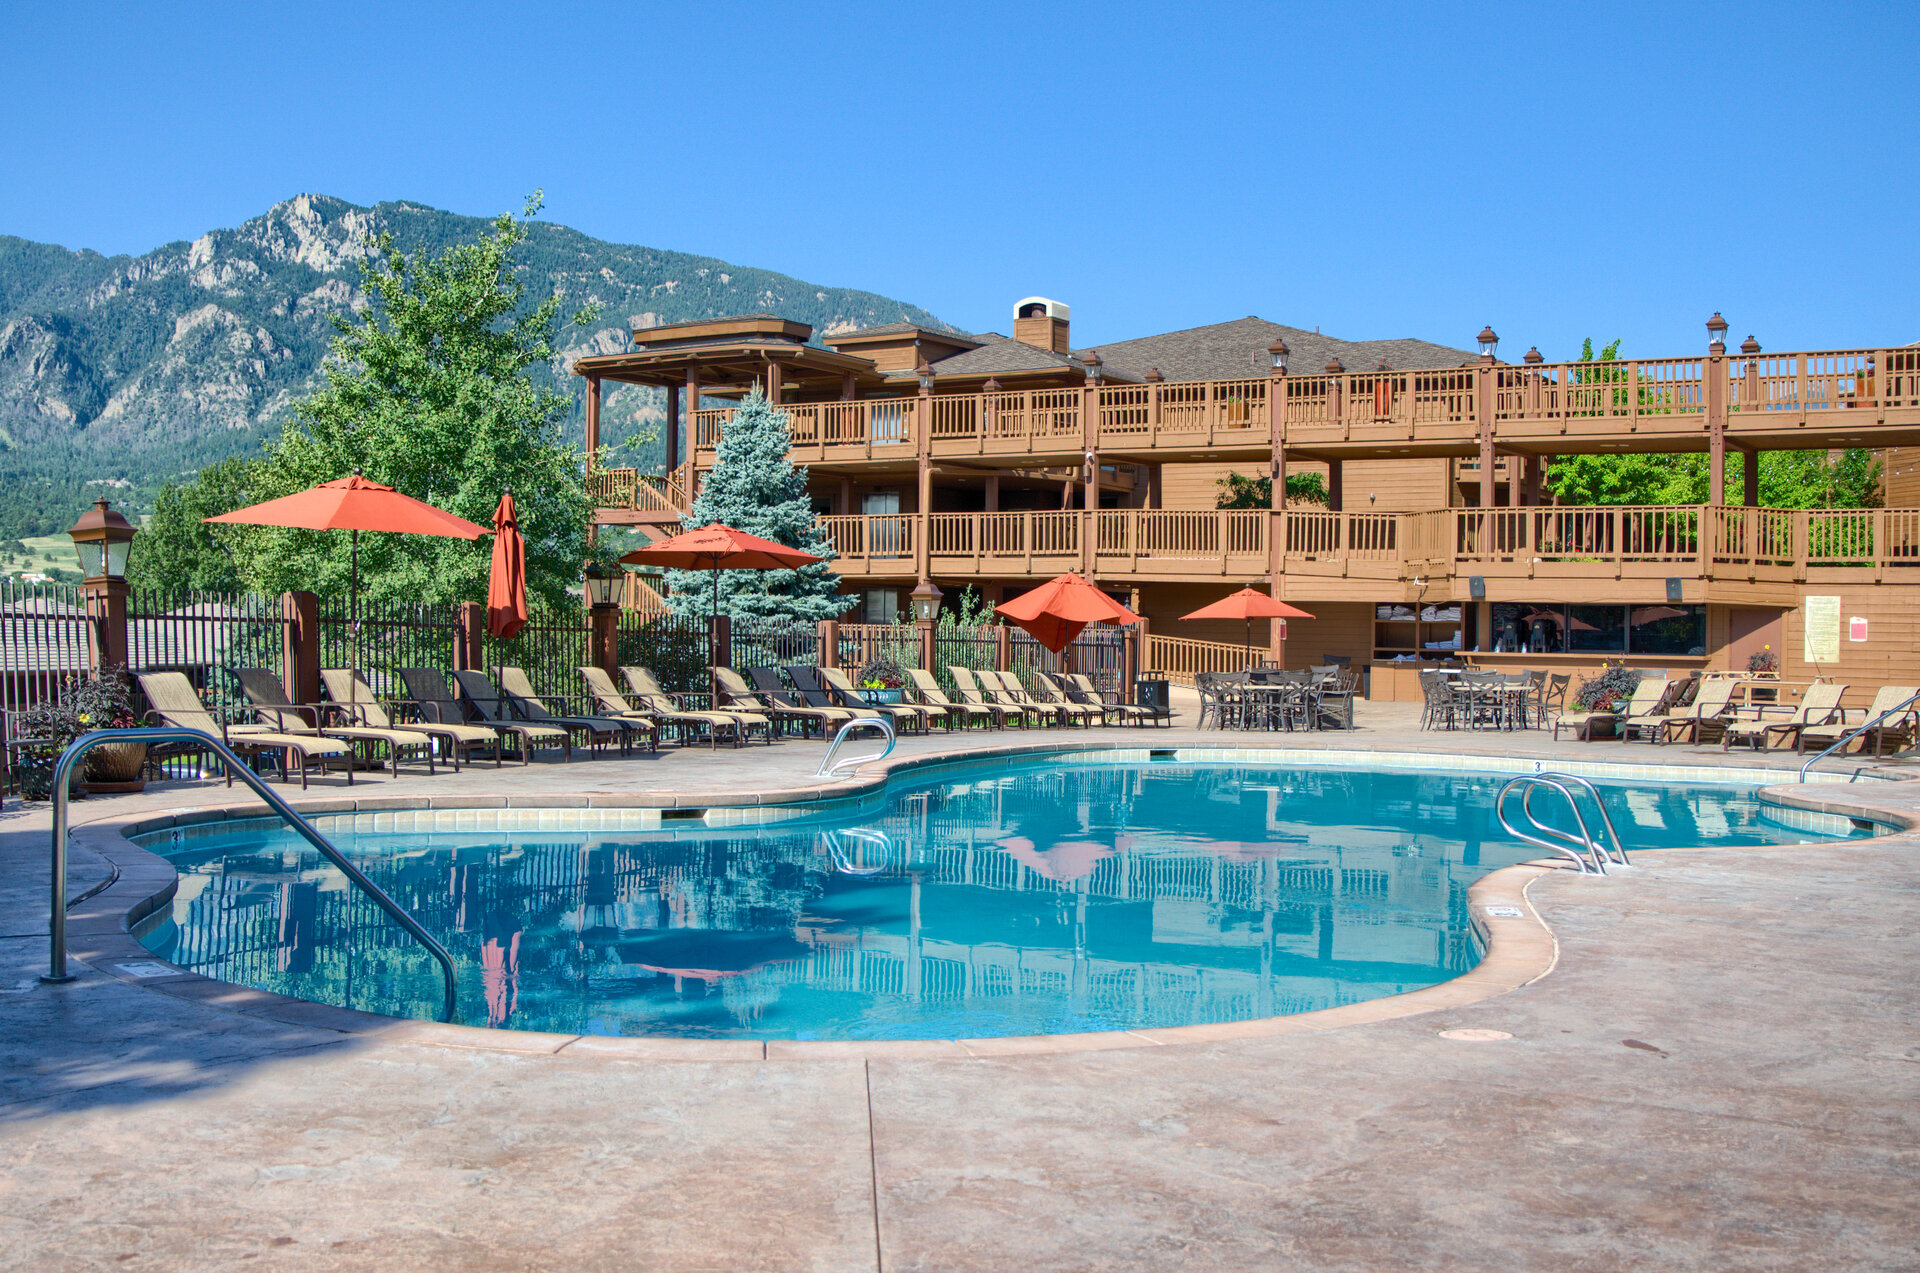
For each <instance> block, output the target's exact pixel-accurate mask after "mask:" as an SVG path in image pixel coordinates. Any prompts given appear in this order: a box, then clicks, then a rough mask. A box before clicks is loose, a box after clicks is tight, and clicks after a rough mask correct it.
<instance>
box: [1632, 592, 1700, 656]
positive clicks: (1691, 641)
mask: <svg viewBox="0 0 1920 1273" xmlns="http://www.w3.org/2000/svg"><path fill="white" fill-rule="evenodd" d="M1627 624H1628V627H1629V633H1628V637H1627V640H1628V642H1629V643H1630V645H1629V648H1630V649H1631V650H1632V651H1633V652H1634V653H1635V654H1692V655H1702V654H1705V653H1706V652H1707V608H1706V607H1705V606H1670V605H1664V604H1663V605H1651V606H1634V607H1633V608H1632V610H1631V611H1629V612H1628V615H1627Z"/></svg>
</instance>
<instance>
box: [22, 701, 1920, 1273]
mask: <svg viewBox="0 0 1920 1273" xmlns="http://www.w3.org/2000/svg"><path fill="white" fill-rule="evenodd" d="M1359 723H1360V724H1361V725H1362V727H1363V728H1361V729H1360V730H1358V731H1356V732H1355V733H1353V734H1343V733H1336V734H1322V735H1282V736H1277V737H1272V736H1257V737H1252V738H1248V737H1246V736H1239V735H1221V734H1218V733H1211V732H1210V733H1206V734H1199V733H1196V732H1194V731H1190V730H1162V731H1133V730H1124V731H1123V730H1097V731H1091V732H1090V733H1087V734H1082V733H1076V734H1075V735H1073V736H1072V737H1071V738H1067V737H1064V736H1063V735H1062V734H1061V733H1060V732H1058V731H1047V732H1044V733H1041V732H1038V731H1036V732H1034V733H1029V734H1024V735H1023V734H1021V733H1019V732H1018V731H1015V732H1012V733H1009V734H994V735H973V736H970V737H969V736H964V735H963V736H959V737H955V738H940V737H936V738H933V739H926V740H921V739H905V740H902V743H901V746H900V749H899V751H898V752H896V753H895V755H896V758H898V757H901V756H907V757H913V756H920V755H925V754H930V753H934V752H953V751H962V750H967V749H969V748H971V747H976V746H980V745H983V744H985V745H996V744H1005V743H1013V744H1029V743H1059V742H1071V743H1078V744H1082V745H1104V746H1121V747H1140V746H1154V747H1180V746H1186V747H1192V746H1220V745H1223V744H1226V745H1233V744H1249V745H1253V746H1276V745H1277V746H1283V747H1296V746H1298V747H1307V748H1318V747H1333V748H1339V749H1350V748H1354V747H1356V746H1357V747H1365V748H1371V749H1376V750H1380V751H1432V752H1446V753H1451V754H1456V755H1459V754H1478V755H1511V756H1525V757H1533V758H1541V759H1545V760H1549V761H1552V760H1555V759H1562V760H1584V761H1589V762H1591V761H1619V760H1625V761H1628V762H1631V763H1640V764H1674V763H1677V764H1688V765H1691V764H1706V765H1719V764H1722V763H1729V764H1735V765H1753V766H1755V767H1760V768H1767V767H1772V768H1777V769H1783V770H1785V771H1786V772H1784V773H1783V775H1782V777H1783V779H1784V780H1790V779H1791V769H1793V768H1795V767H1797V764H1796V763H1795V762H1793V761H1791V760H1790V759H1789V758H1788V757H1785V756H1766V757H1743V756H1741V755H1740V754H1739V753H1734V754H1732V755H1726V756H1723V754H1722V753H1721V752H1720V751H1719V750H1718V749H1717V748H1713V749H1695V748H1688V747H1678V748H1653V747H1649V746H1645V745H1641V744H1633V745H1622V744H1613V743H1595V744H1582V743H1575V742H1567V741H1563V742H1561V743H1558V744H1555V743H1553V742H1552V741H1551V740H1549V739H1548V738H1547V737H1546V736H1545V735H1544V734H1541V733H1539V732H1537V731H1536V732H1530V733H1523V734H1504V735H1490V734H1426V733H1421V732H1420V731H1419V730H1418V729H1417V728H1415V727H1414V725H1415V709H1411V708H1409V707H1406V706H1401V705H1392V704H1383V705H1370V704H1362V705H1361V711H1360V719H1359ZM1143 734H1144V737H1143ZM821 751H822V748H821V746H820V744H818V743H804V744H802V743H783V744H781V745H779V746H777V747H774V748H771V749H764V748H756V749H753V750H743V751H738V752H733V751H721V752H719V753H717V754H715V753H709V752H706V751H704V750H698V751H686V752H681V751H677V750H671V749H670V750H669V751H668V752H666V753H664V754H662V755H660V756H657V757H647V758H638V759H633V760H627V761H621V760H595V761H590V762H579V763H575V764H573V765H571V766H561V765H558V764H539V765H535V766H531V767H528V768H524V769H522V768H513V767H509V768H506V769H502V770H498V771H496V770H493V769H490V768H473V769H469V770H467V771H466V772H465V773H463V774H461V775H458V776H452V775H445V774H443V775H441V776H440V777H439V778H437V779H428V778H426V777H425V776H424V775H422V776H420V777H412V776H408V777H405V778H401V779H397V780H388V779H382V778H379V777H370V778H363V779H362V780H361V781H359V782H357V783H356V784H355V785H354V787H353V788H352V789H351V791H349V790H348V789H346V788H344V787H343V786H341V785H340V783H339V781H338V780H337V779H334V780H327V781H316V783H315V784H314V787H313V789H312V790H311V791H309V792H308V793H306V794H307V797H308V798H309V799H312V800H315V801H320V800H327V799H338V798H341V797H348V796H351V797H353V798H376V799H377V798H385V797H393V796H416V797H417V796H427V795H447V796H451V797H454V798H469V799H491V798H494V797H497V796H509V797H515V796H540V795H551V794H555V793H569V794H570V795H572V796H575V797H578V796H580V795H584V794H588V793H604V794H605V795H606V796H608V797H613V798H626V799H632V798H634V797H635V795H636V793H637V794H638V795H639V796H641V797H644V798H662V799H664V798H667V797H668V796H670V795H677V796H681V797H684V798H686V799H687V800H688V801H694V802H700V803H709V804H712V803H725V802H727V800H728V798H729V797H738V798H746V799H754V798H759V797H762V796H764V795H765V794H766V793H768V792H772V791H775V790H791V789H801V790H809V789H811V790H817V789H818V788H819V786H820V784H819V782H818V781H817V780H815V779H813V778H812V777H811V774H812V771H813V768H814V766H815V765H816V764H817V763H818V760H819V757H820V755H821ZM1828 767H1829V768H1834V767H1837V768H1840V769H1846V768H1849V767H1851V766H1850V765H1849V764H1844V763H1841V764H1837V765H1836V764H1831V763H1830V765H1829V766H1828ZM290 791H291V794H293V795H295V796H298V794H299V791H298V787H297V785H296V786H295V787H293V788H291V789H290ZM1805 791H1806V792H1807V795H1808V797H1809V798H1810V799H1811V800H1813V801H1815V802H1816V803H1821V804H1827V805H1834V806H1849V807H1860V808H1873V809H1876V810H1882V811H1885V812H1888V813H1891V814H1894V815H1903V814H1904V815H1905V816H1907V817H1911V818H1915V819H1920V783H1912V782H1894V783H1886V782H1863V783H1858V784H1848V785H1845V786H1837V785H1830V784H1823V785H1819V786H1811V787H1808V788H1806V789H1805ZM229 799H231V800H232V801H233V802H234V803H245V802H246V801H247V794H246V793H245V792H244V790H242V789H239V788H236V789H235V790H234V791H233V793H232V794H231V796H229V793H228V791H227V789H226V788H225V786H224V785H221V784H212V783H208V784H191V785H188V784H181V785H179V786H173V787H172V788H171V789H160V788H156V789H154V790H150V791H149V792H147V793H145V794H143V795H139V796H121V797H114V798H110V799H100V800H87V801H83V802H78V803H76V804H75V805H74V806H73V816H74V821H75V823H76V825H80V824H84V823H86V822H91V821H99V820H109V821H120V820H124V819H127V818H129V817H133V816H136V815H153V814H159V813H162V812H165V811H168V810H172V809H177V808H181V807H185V806H205V805H210V804H215V803H221V802H224V801H227V800H229ZM47 829H48V820H47V812H46V808H45V806H44V805H42V806H30V807H28V808H27V809H25V810H23V809H21V807H20V806H19V805H18V804H17V803H15V802H9V803H8V804H7V806H6V808H5V810H4V811H0V1022H4V1023H5V1025H6V1030H5V1035H4V1039H3V1040H0V1058H4V1060H3V1062H0V1148H4V1150H5V1162H6V1166H5V1168H0V1214H4V1215H5V1216H7V1217H8V1219H7V1221H6V1222H5V1224H4V1225H3V1226H0V1268H15V1267H21V1268H27V1267H36V1268H57V1269H63V1270H64V1269H81V1268H114V1269H143V1268H153V1269H168V1270H180V1269H201V1268H230V1267H235V1266H237V1265H240V1264H241V1263H242V1262H243V1261H248V1260H252V1259H256V1258H257V1259H258V1260H259V1261H260V1267H268V1266H272V1267H286V1268H301V1269H308V1268H311V1269H349V1268H351V1269H365V1268H395V1269H413V1268H421V1267H427V1266H440V1267H446V1268H454V1269H459V1268H481V1267H484V1268H487V1269H566V1270H598V1269H608V1270H615V1269H618V1270H627V1269H636V1268H645V1269H762V1268H765V1269H799V1268H807V1269H823V1270H825V1269H886V1270H908V1269H926V1270H956V1269H974V1268H978V1269H1006V1268H1010V1267H1020V1268H1025V1269H1034V1270H1041V1269H1045V1270H1051V1269H1128V1268H1153V1269H1165V1268H1204V1269H1260V1270H1273V1269H1282V1268H1302V1269H1353V1270H1375V1269H1381V1268H1388V1267H1394V1266H1401V1267H1415V1268H1457V1269H1474V1270H1507V1269H1511V1270H1537V1269H1545V1268H1554V1269H1568V1270H1584V1269H1594V1270H1601V1269H1605V1270H1614V1269H1640V1268H1645V1269H1663V1270H1664V1269H1680V1268H1711V1269H1781V1270H1805V1269H1900V1268H1913V1267H1916V1266H1920V1188H1916V1187H1915V1185H1916V1181H1917V1180H1920V1033H1916V1031H1915V1028H1914V1022H1915V1021H1916V1020H1920V979H1916V978H1915V977H1914V975H1913V968H1914V966H1915V963H1916V960H1920V884H1917V883H1916V872H1915V870H1914V864H1915V858H1914V854H1915V849H1916V847H1920V833H1907V834H1902V835H1899V836H1892V837H1886V838H1882V839H1878V840H1871V841H1852V842H1844V843H1827V844H1820V845H1809V846H1786V847H1775V848H1761V849H1715V850H1708V849H1701V850H1668V851H1664V852H1661V853H1658V854H1643V855H1641V856H1640V858H1639V859H1637V861H1638V863H1639V865H1638V866H1637V867H1636V869H1635V870H1633V871H1632V872H1624V873H1620V874H1617V875H1614V876H1610V877H1608V878H1606V879H1595V878H1591V877H1588V878H1579V877H1575V876H1572V875H1571V874H1568V873H1562V872H1549V873H1546V874H1544V875H1542V876H1540V877H1539V878H1537V879H1535V880H1533V882H1532V883H1531V886H1530V888H1529V890H1528V893H1527V897H1528V899H1529V900H1530V901H1531V903H1532V905H1533V907H1534V908H1535V909H1537V911H1538V913H1539V915H1540V917H1541V918H1542V919H1543V920H1544V921H1545V923H1546V925H1547V927H1548V929H1549V930H1550V931H1551V934H1552V940H1551V942H1550V943H1548V949H1547V952H1546V958H1545V960H1544V961H1543V962H1542V966H1543V967H1544V966H1546V965H1548V964H1550V965H1551V971H1550V972H1548V973H1547V974H1546V975H1544V976H1541V977H1539V978H1538V979H1535V980H1531V981H1530V982H1529V983H1528V984H1525V985H1522V986H1520V988H1518V989H1513V990H1509V991H1507V992H1505V993H1500V994H1495V995H1493V996H1492V997H1484V998H1479V999H1478V1000H1477V1001H1476V1002H1460V1003H1458V1004H1456V1005H1453V1006H1449V1005H1448V1003H1447V1002H1446V1001H1445V998H1444V996H1443V997H1441V998H1440V999H1437V1000H1435V1001H1434V1002H1435V1006H1434V1007H1433V1008H1432V1009H1431V1010H1429V1011H1425V1012H1422V1013H1420V1014H1418V1015H1409V1016H1400V1017H1397V1018H1393V1019H1385V1020H1371V1021H1364V1022H1359V1023H1343V1022H1342V1021H1341V1020H1339V1019H1333V1020H1330V1021H1328V1022H1326V1023H1325V1024H1323V1025H1320V1026H1317V1027H1316V1028H1312V1029H1299V1030H1293V1031H1290V1032H1285V1033H1275V1034H1271V1035H1268V1036H1266V1037H1235V1031H1234V1030H1233V1029H1232V1028H1231V1027H1223V1028H1221V1029H1219V1030H1218V1031H1217V1032H1214V1033H1212V1034H1211V1035H1210V1034H1208V1033H1207V1031H1206V1030H1205V1029H1204V1028H1202V1029H1201V1030H1200V1032H1199V1033H1194V1034H1188V1035H1184V1036H1182V1038H1181V1041H1178V1042H1166V1043H1155V1042H1153V1041H1147V1042H1144V1043H1143V1042H1140V1041H1131V1042H1130V1043H1129V1045H1128V1046H1124V1047H1118V1048H1112V1049H1107V1048H1092V1049H1088V1050H1066V1051H1063V1050H1057V1049H1056V1050H1048V1051H1044V1052H1035V1053H1031V1054H1027V1053H1022V1052H1019V1051H1016V1050H1013V1049H1008V1050H1007V1051H1004V1052H1002V1053H1000V1054H997V1055H990V1056H988V1055H981V1056H971V1055H963V1054H960V1053H958V1052H950V1053H941V1054H939V1055H935V1054H934V1053H933V1052H932V1051H930V1052H929V1055H928V1056H926V1057H915V1056H909V1055H899V1054H896V1055H881V1054H874V1055H867V1056H860V1055H850V1056H843V1057H834V1056H822V1055H820V1054H819V1053H817V1052H816V1053H811V1054H797V1055H795V1056H793V1057H785V1056H781V1055H779V1054H778V1053H777V1052H776V1053H775V1055H774V1056H773V1057H772V1058H770V1059H765V1060H755V1061H751V1062H741V1061H725V1060H696V1059H683V1058H671V1059H670V1058H665V1057H648V1056H645V1055H636V1054H635V1053H634V1052H632V1051H626V1050H621V1049H619V1048H613V1047H605V1048H601V1047H596V1046H595V1045H594V1044H593V1043H592V1041H590V1040H589V1041H580V1042H566V1043H559V1044H556V1043H555V1042H554V1041H553V1040H552V1039H551V1038H550V1037H547V1036H522V1037H519V1038H516V1037H515V1036H512V1035H510V1034H506V1033H502V1032H496V1033H495V1034H494V1035H493V1036H492V1037H491V1038H489V1039H488V1040H486V1042H488V1044H489V1046H485V1047H470V1046H458V1045H452V1046H450V1045H448V1043H447V1042H445V1041H444V1040H445V1038H446V1036H441V1041H434V1040H433V1038H432V1033H431V1032H430V1031H418V1030H411V1029H409V1028H407V1027H396V1028H379V1029H371V1030H366V1031H343V1030H341V1029H337V1028H331V1027H332V1026H337V1025H338V1024H339V1018H338V1017H337V1016H335V1015H332V1014H331V1013H330V1012H325V1013H316V1014H314V1016H313V1018H312V1021H311V1022H310V1023H302V1022H300V1021H298V1020H292V1019H275V1018H274V1017H271V1016H265V1015H259V1014H257V1013H255V1012H252V1011H249V1010H248V1008H249V1001H248V1000H247V998H246V996H245V995H244V993H243V994H238V995H236V994H233V993H230V992H229V993H212V994H205V995H201V996H198V997H184V996H181V995H178V994H175V995H163V994H158V993H154V992H153V990H152V989H151V988H149V987H143V986H141V985H139V984H137V983H133V982H129V981H127V980H124V979H121V978H118V977H114V976H108V975H105V974H103V973H102V972H100V971H97V970H95V969H94V968H92V967H90V966H88V965H87V964H85V963H76V964H75V965H74V971H75V972H76V973H77V974H78V978H77V980H75V981H74V982H72V983H70V984H68V985H65V986H59V987H49V986H43V985H41V984H39V983H38V982H37V981H36V980H35V974H36V973H37V972H39V971H40V970H41V969H42V968H43V967H44V961H45V957H46V936H45V934H46V923H47V916H46V869H47V863H46V858H47ZM76 840H77V841H79V842H80V847H77V848H76V852H75V858H74V862H73V869H72V871H71V873H70V886H71V887H73V888H75V889H76V891H77V890H78V889H79V888H84V887H87V886H89V885H91V884H93V883H95V882H98V881H99V880H101V879H103V878H105V875H106V873H107V869H108V868H107V865H106V862H105V860H104V859H103V858H102V857H100V856H99V855H98V854H97V853H95V852H93V851H92V850H90V849H88V848H86V847H84V845H85V841H86V837H85V836H84V835H76ZM140 872H141V868H140V867H138V866H137V865H136V866H134V867H131V868H129V874H128V876H127V878H123V879H122V881H121V882H120V883H119V884H117V885H116V886H115V887H114V888H113V889H112V890H110V891H109V892H108V893H107V894H105V895H104V899H111V898H115V897H120V896H131V895H132V894H134V893H139V892H141V891H143V890H144V891H151V888H152V882H151V878H150V877H143V876H142V875H141V873H140ZM143 879H145V880H146V881H147V882H146V883H145V884H143V882H142V881H143ZM104 899H103V900H104ZM1503 940H1504V939H1503V938H1501V937H1500V936H1496V939H1495V949H1496V953H1497V952H1498V951H1499V949H1500V946H1501V944H1502V941H1503ZM1516 984H1518V983H1517V982H1516ZM216 989H217V988H216ZM223 1004H224V1005H225V1006H222V1005H223ZM285 1015H286V1014H281V1016H282V1018H285ZM375 1024H376V1025H377V1024H378V1023H375ZM1463 1029H1464V1030H1480V1031H1494V1032H1498V1033H1501V1034H1505V1035H1509V1036H1511V1037H1508V1038H1502V1039H1495V1040H1492V1041H1472V1040H1468V1039H1460V1038H1454V1037H1446V1036H1443V1035H1442V1034H1441V1031H1443V1030H1446V1031H1458V1030H1463Z"/></svg>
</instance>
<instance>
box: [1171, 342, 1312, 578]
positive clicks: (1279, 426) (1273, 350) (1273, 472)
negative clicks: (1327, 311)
mask: <svg viewBox="0 0 1920 1273" xmlns="http://www.w3.org/2000/svg"><path fill="white" fill-rule="evenodd" d="M1267 352H1268V355H1269V358H1270V361H1271V363H1272V370H1271V371H1270V373H1269V374H1268V377H1267V445H1268V446H1269V447H1270V448H1271V455H1270V456H1269V458H1268V462H1267V463H1268V467H1267V477H1268V482H1269V489H1268V491H1267V591H1268V592H1269V593H1270V594H1272V595H1273V596H1276V597H1277V596H1279V595H1280V583H1281V576H1282V575H1283V574H1284V573H1285V572H1286V568H1287V356H1288V354H1289V353H1290V352H1291V351H1290V350H1288V349H1287V343H1286V342H1285V341H1284V340H1275V341H1274V342H1273V344H1271V345H1269V346H1267ZM1153 494H1154V497H1155V502H1156V503H1158V502H1159V495H1160V469H1159V467H1158V466H1157V465H1156V466H1155V468H1154V481H1153Z"/></svg>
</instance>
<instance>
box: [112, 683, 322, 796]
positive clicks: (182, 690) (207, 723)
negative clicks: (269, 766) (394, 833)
mask: <svg viewBox="0 0 1920 1273" xmlns="http://www.w3.org/2000/svg"><path fill="white" fill-rule="evenodd" d="M134 679H135V680H137V681H139V682H140V692H141V693H142V694H144V695H146V699H147V706H148V707H150V708H152V713H151V714H152V715H153V716H154V717H155V718H157V719H158V720H159V721H160V722H161V723H163V724H167V725H177V726H179V727H180V728H182V729H197V730H199V731H200V732H201V733H203V734H211V735H213V736H214V737H215V738H218V739H220V740H221V741H222V742H224V743H226V745H227V746H228V747H230V748H232V749H233V750H234V751H236V752H260V751H276V752H279V753H280V759H281V762H282V764H281V774H282V776H283V777H284V775H285V773H286V767H285V758H286V753H287V752H292V753H293V754H294V755H296V756H298V757H299V758H300V786H301V789H302V790H305V788H306V785H307V761H308V760H309V759H318V760H319V761H320V772H321V773H323V774H324V773H326V772H327V761H328V760H329V759H331V758H332V757H334V756H339V757H342V758H344V759H345V760H346V762H347V785H348V786H352V785H353V748H352V747H351V746H350V745H349V744H347V743H345V742H341V741H339V740H337V739H332V738H322V737H320V736H319V735H317V734H280V733H274V732H272V731H270V730H261V729H253V730H251V731H250V732H247V733H241V732H239V731H237V730H229V729H228V728H227V726H226V725H225V724H223V723H222V722H220V721H218V720H215V719H214V717H213V713H211V712H209V711H208V710H207V708H206V705H205V704H203V703H202V702H201V701H200V696H199V695H198V694H196V693H194V691H193V682H191V681H189V680H188V679H187V676H186V673H184V672H136V673H134ZM227 785H228V786H229V787H231V786H232V785H233V775H232V774H231V773H229V774H228V775H227Z"/></svg>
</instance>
